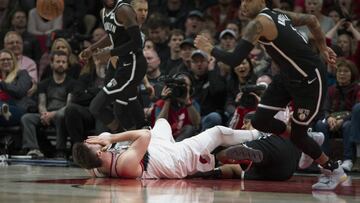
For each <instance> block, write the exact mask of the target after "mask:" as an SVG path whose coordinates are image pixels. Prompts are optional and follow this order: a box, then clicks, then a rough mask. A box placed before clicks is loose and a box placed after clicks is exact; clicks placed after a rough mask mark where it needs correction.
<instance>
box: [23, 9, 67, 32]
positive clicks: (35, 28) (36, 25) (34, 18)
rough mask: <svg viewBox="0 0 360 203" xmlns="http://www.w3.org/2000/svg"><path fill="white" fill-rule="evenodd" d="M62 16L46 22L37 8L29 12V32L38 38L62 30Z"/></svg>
mask: <svg viewBox="0 0 360 203" xmlns="http://www.w3.org/2000/svg"><path fill="white" fill-rule="evenodd" d="M62 17H63V16H62V15H61V16H59V17H57V18H55V19H54V20H50V21H48V20H45V19H44V18H42V17H41V16H40V15H39V14H38V12H37V10H36V8H33V9H31V10H30V11H29V22H28V24H27V26H28V28H27V30H28V32H29V33H31V34H33V35H36V36H44V35H48V34H50V33H51V32H52V31H55V30H59V29H62V23H63V21H62Z"/></svg>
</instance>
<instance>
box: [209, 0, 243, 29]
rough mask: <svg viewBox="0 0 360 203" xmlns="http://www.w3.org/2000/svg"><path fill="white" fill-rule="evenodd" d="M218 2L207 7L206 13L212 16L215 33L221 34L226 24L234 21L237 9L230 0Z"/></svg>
mask: <svg viewBox="0 0 360 203" xmlns="http://www.w3.org/2000/svg"><path fill="white" fill-rule="evenodd" d="M218 2H219V3H218V4H215V5H213V6H211V7H209V8H208V9H207V10H206V13H207V14H208V15H210V16H213V18H214V20H215V23H216V28H217V32H221V30H224V29H225V24H226V22H228V21H230V20H233V19H235V16H236V10H237V9H236V7H235V6H234V5H233V1H232V0H219V1H218Z"/></svg>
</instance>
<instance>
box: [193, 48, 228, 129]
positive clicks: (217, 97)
mask: <svg viewBox="0 0 360 203" xmlns="http://www.w3.org/2000/svg"><path fill="white" fill-rule="evenodd" d="M191 72H192V74H193V76H194V78H195V80H194V87H195V91H194V100H196V101H197V102H198V103H199V105H200V106H201V109H200V115H201V129H202V131H203V130H206V129H208V128H211V127H213V126H215V125H222V124H223V123H224V122H225V119H224V118H225V117H224V105H225V100H226V81H225V79H224V78H223V77H221V76H220V75H219V72H218V68H217V67H216V63H215V59H214V58H210V57H209V56H208V55H207V54H206V53H205V52H203V51H201V50H195V51H193V52H192V54H191Z"/></svg>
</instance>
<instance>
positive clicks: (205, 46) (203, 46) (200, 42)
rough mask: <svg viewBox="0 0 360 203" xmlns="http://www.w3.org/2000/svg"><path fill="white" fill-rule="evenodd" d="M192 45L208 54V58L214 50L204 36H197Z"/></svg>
mask: <svg viewBox="0 0 360 203" xmlns="http://www.w3.org/2000/svg"><path fill="white" fill-rule="evenodd" d="M194 45H195V47H196V48H198V49H200V50H202V51H204V52H206V53H207V54H209V56H210V55H211V51H212V49H213V48H214V46H213V45H212V44H211V43H210V40H209V39H208V38H207V37H205V36H204V35H197V36H196V38H195V40H194Z"/></svg>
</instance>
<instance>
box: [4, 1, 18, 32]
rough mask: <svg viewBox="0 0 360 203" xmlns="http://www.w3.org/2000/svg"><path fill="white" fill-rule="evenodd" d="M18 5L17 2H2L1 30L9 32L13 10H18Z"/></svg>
mask: <svg viewBox="0 0 360 203" xmlns="http://www.w3.org/2000/svg"><path fill="white" fill-rule="evenodd" d="M16 3H17V1H10V0H1V1H0V30H7V29H9V28H10V25H9V22H10V19H11V14H12V13H13V10H14V9H15V8H16Z"/></svg>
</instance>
